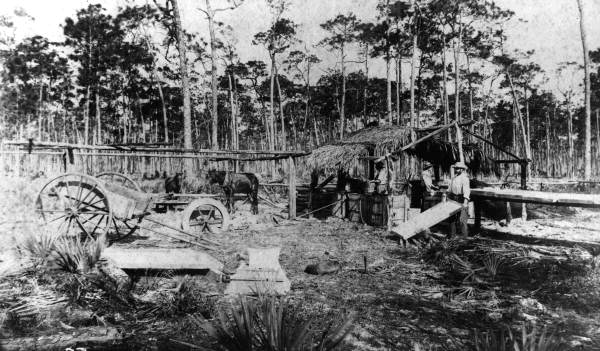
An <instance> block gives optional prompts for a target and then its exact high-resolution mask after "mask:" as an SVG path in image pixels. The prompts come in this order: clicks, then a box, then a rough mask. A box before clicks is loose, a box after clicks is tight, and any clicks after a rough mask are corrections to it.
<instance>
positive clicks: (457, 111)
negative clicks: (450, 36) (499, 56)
mask: <svg viewBox="0 0 600 351" xmlns="http://www.w3.org/2000/svg"><path fill="white" fill-rule="evenodd" d="M461 30H462V28H461V29H460V30H459V31H458V37H457V38H456V43H455V44H454V120H455V121H457V122H460V67H459V66H460V62H459V56H460V42H461Z"/></svg>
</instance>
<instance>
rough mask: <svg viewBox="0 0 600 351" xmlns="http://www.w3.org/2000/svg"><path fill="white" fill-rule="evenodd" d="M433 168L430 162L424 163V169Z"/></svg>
mask: <svg viewBox="0 0 600 351" xmlns="http://www.w3.org/2000/svg"><path fill="white" fill-rule="evenodd" d="M431 167H433V165H432V164H431V163H430V162H427V161H423V169H429V168H431Z"/></svg>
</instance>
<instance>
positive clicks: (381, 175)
mask: <svg viewBox="0 0 600 351" xmlns="http://www.w3.org/2000/svg"><path fill="white" fill-rule="evenodd" d="M375 170H376V173H375V181H377V183H378V185H379V186H380V189H377V192H378V193H380V194H387V189H390V190H391V189H393V188H394V170H393V169H392V165H391V164H390V161H389V160H388V159H382V160H378V161H377V162H376V163H375Z"/></svg>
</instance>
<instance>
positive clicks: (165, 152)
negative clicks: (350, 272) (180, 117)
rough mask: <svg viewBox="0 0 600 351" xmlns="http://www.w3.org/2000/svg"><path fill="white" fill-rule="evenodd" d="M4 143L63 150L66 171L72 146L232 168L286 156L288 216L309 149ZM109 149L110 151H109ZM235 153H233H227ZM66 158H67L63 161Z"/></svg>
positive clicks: (292, 210)
mask: <svg viewBox="0 0 600 351" xmlns="http://www.w3.org/2000/svg"><path fill="white" fill-rule="evenodd" d="M4 144H5V145H11V146H17V147H21V148H25V149H26V150H27V151H28V152H29V153H31V152H32V151H33V149H45V150H53V152H55V153H56V152H57V153H61V151H62V154H63V167H64V171H65V172H66V171H67V169H68V164H73V155H74V150H89V151H91V152H89V153H86V155H88V156H107V155H108V156H111V155H114V152H119V151H122V152H130V153H131V154H129V155H125V154H124V155H123V156H131V157H139V156H152V157H167V158H170V157H173V158H188V159H195V158H204V159H206V160H208V161H217V162H218V161H235V163H234V164H235V166H234V171H235V172H237V170H238V161H250V162H251V161H270V160H273V161H274V160H287V162H288V170H289V171H288V182H289V184H288V197H289V199H288V218H289V219H294V218H296V164H295V159H296V158H298V157H304V156H307V155H309V154H310V151H280V150H266V151H257V150H207V149H186V148H165V147H149V146H146V145H139V144H135V145H129V144H119V145H82V144H68V143H53V142H34V141H33V139H29V140H28V141H7V142H5V143H4ZM109 152H112V153H109ZM175 154H177V155H175ZM231 155H235V156H231ZM67 160H68V161H69V162H67Z"/></svg>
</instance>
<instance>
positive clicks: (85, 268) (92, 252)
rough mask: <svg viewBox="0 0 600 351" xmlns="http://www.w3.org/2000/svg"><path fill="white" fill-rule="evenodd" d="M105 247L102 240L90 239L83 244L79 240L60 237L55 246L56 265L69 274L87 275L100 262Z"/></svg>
mask: <svg viewBox="0 0 600 351" xmlns="http://www.w3.org/2000/svg"><path fill="white" fill-rule="evenodd" d="M105 245H106V244H105V242H104V240H101V239H97V240H96V239H92V238H88V239H86V240H85V241H83V242H82V241H81V240H79V239H77V238H66V237H60V238H59V239H57V240H56V244H55V252H56V254H57V256H58V257H57V259H56V263H57V264H58V266H59V267H60V268H61V269H63V270H65V271H67V272H71V273H87V272H89V271H90V270H91V269H92V268H94V266H95V265H96V263H97V262H98V260H100V255H101V254H102V250H104V247H105Z"/></svg>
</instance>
